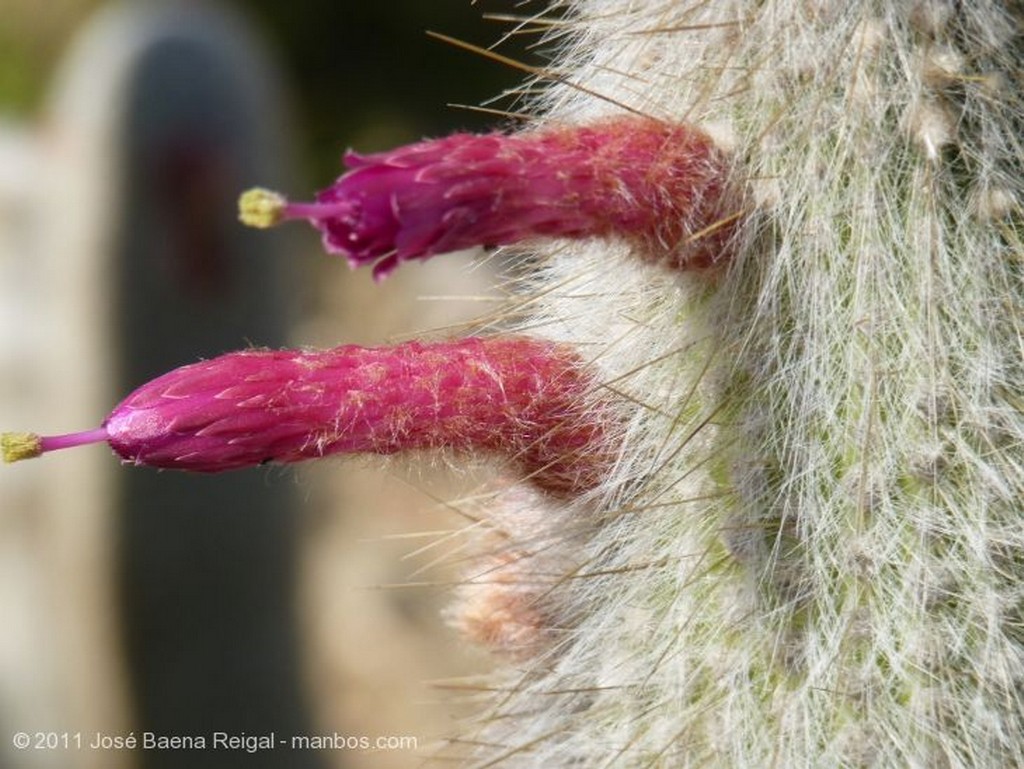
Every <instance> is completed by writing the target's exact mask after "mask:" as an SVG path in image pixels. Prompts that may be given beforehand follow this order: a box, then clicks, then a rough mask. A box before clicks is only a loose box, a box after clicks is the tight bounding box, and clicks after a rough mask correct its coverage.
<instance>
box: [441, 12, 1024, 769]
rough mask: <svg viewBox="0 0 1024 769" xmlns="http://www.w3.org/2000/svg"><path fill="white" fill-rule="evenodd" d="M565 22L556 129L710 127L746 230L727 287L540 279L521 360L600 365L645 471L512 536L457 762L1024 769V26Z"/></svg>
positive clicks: (585, 263) (625, 276)
mask: <svg viewBox="0 0 1024 769" xmlns="http://www.w3.org/2000/svg"><path fill="white" fill-rule="evenodd" d="M558 10H559V11H561V12H564V15H562V14H559V15H558V18H557V20H556V21H555V22H553V23H552V25H551V29H552V30H553V33H552V35H553V37H552V39H553V40H555V41H556V42H557V44H558V45H559V46H560V54H559V56H558V58H557V60H556V61H555V62H554V65H553V67H552V70H553V71H555V72H557V73H558V75H559V79H558V80H559V82H558V83H557V84H556V85H554V86H553V87H551V88H550V89H549V90H548V91H547V93H546V95H545V96H544V97H543V99H542V103H540V104H538V105H536V106H537V110H536V111H537V113H538V114H539V115H540V116H539V117H538V118H537V120H538V122H540V123H544V122H548V121H562V122H567V123H574V122H580V121H583V120H587V119H590V118H595V117H599V116H605V115H613V114H620V113H622V112H623V110H624V109H628V110H636V111H640V112H642V113H645V114H648V115H651V116H654V117H657V118H663V119H666V120H671V121H689V122H693V123H696V124H697V125H699V126H702V127H703V128H705V130H707V131H708V132H709V133H711V134H712V136H714V137H715V138H716V140H717V141H718V142H719V144H720V145H721V146H722V147H723V148H724V149H726V150H728V151H729V152H730V153H731V156H732V158H733V161H734V172H733V177H734V178H733V179H732V181H733V183H734V184H735V185H736V186H737V187H738V188H739V189H741V190H742V193H743V197H744V206H745V211H746V214H747V215H746V216H745V218H744V221H743V223H742V225H741V226H740V229H739V230H738V232H737V234H736V249H735V253H734V254H733V255H732V258H731V262H730V263H729V265H728V266H727V267H725V268H723V269H722V270H721V271H720V274H719V275H718V276H717V277H709V276H708V275H706V274H685V273H673V272H672V271H670V270H668V269H665V268H661V267H658V266H655V265H652V264H650V260H646V259H644V258H638V255H637V254H635V253H631V248H634V247H630V246H627V245H622V244H614V243H607V242H589V243H583V244H580V243H571V244H568V243H557V244H553V245H551V247H550V248H549V249H548V251H547V253H543V252H542V253H541V256H542V257H543V259H542V264H541V266H540V267H539V270H538V273H537V275H536V276H535V278H533V280H532V282H530V283H529V286H530V288H531V289H532V290H534V291H535V292H536V295H534V296H526V297H525V298H524V299H523V301H522V305H523V306H524V308H526V310H528V314H527V317H525V318H524V320H523V321H522V327H523V328H524V329H528V330H529V331H530V333H533V334H540V335H546V336H548V337H550V338H552V339H556V340H559V341H567V342H570V343H572V344H574V345H575V346H576V348H577V349H578V350H579V351H580V354H581V355H583V356H584V357H585V358H586V359H587V360H588V361H591V362H592V365H593V367H594V369H595V370H596V371H597V372H599V376H600V378H601V380H602V381H603V382H604V383H605V385H606V387H605V388H604V392H605V393H606V394H607V395H609V397H611V398H612V399H613V400H614V401H615V402H616V403H617V404H618V405H619V407H620V409H621V412H622V413H623V414H624V415H625V419H626V439H625V449H624V450H623V453H622V455H621V457H620V460H619V462H618V464H617V466H616V468H615V470H614V471H613V472H611V473H609V474H608V477H607V478H606V480H605V482H604V484H603V486H602V487H600V488H598V489H597V490H595V491H594V492H592V493H589V494H587V495H586V497H585V498H582V499H577V500H574V501H572V502H564V501H560V502H556V501H552V500H550V499H542V498H540V496H539V495H535V497H534V496H530V494H531V493H530V492H528V491H526V490H523V491H522V492H521V494H522V495H523V496H522V497H520V498H517V499H516V500H514V501H513V502H510V503H509V505H510V506H509V509H508V511H507V512H499V513H495V521H496V523H495V527H496V528H497V529H499V530H500V536H498V535H496V536H495V538H494V540H493V541H490V542H489V543H487V546H488V547H490V548H491V549H492V552H491V556H490V558H491V564H490V567H487V564H486V559H485V561H484V566H483V567H481V571H480V574H481V575H485V577H486V575H490V577H491V579H487V578H483V579H481V580H480V583H481V584H479V585H473V584H469V585H467V588H466V596H465V604H464V606H463V607H462V609H456V610H455V621H456V623H457V624H461V625H463V626H464V627H468V630H469V632H470V633H475V634H476V635H477V636H478V637H482V638H484V639H485V640H489V641H491V642H497V643H498V644H499V645H503V646H505V647H506V648H509V649H510V650H512V651H513V652H514V655H513V661H512V662H510V663H508V665H507V667H506V668H505V670H504V671H503V672H499V673H498V674H497V678H496V680H495V681H494V682H493V686H494V687H495V689H496V690H497V693H496V694H494V695H493V697H492V698H491V699H490V700H489V701H488V702H487V703H486V704H485V705H484V706H483V707H482V711H481V715H480V718H479V720H478V722H477V723H475V724H470V725H468V726H467V729H466V733H465V734H464V735H463V739H464V742H462V743H461V744H464V745H467V744H468V745H471V746H473V747H471V748H470V749H469V752H470V754H471V756H472V758H473V760H476V761H478V762H479V763H480V764H481V765H487V766H491V765H495V766H527V767H539V766H544V767H560V766H580V767H601V766H615V767H620V766H621V767H648V766H665V767H688V766H693V767H697V766H699V767H757V768H758V769H760V768H761V767H786V768H787V769H791V768H793V767H867V766H877V767H965V768H966V767H972V768H977V767H993V768H995V767H1010V766H1024V617H1022V607H1024V501H1022V500H1024V415H1022V413H1021V412H1022V408H1024V314H1022V306H1024V305H1022V303H1024V248H1022V244H1021V237H1022V227H1021V225H1022V218H1021V209H1020V201H1021V199H1022V195H1024V188H1022V187H1024V176H1022V174H1021V162H1022V161H1021V158H1022V157H1024V153H1022V148H1021V146H1020V144H1019V141H1020V137H1021V136H1022V132H1021V128H1022V126H1024V120H1022V118H1024V114H1022V106H1024V105H1022V100H1021V81H1020V78H1021V71H1022V65H1024V57H1022V41H1021V32H1022V19H1024V10H1022V9H1021V5H1020V4H1019V3H1013V2H991V1H990V0H979V1H978V2H970V3H964V2H938V1H934V2H928V1H924V0H922V1H921V2H912V1H911V0H905V1H904V2H897V1H890V2H885V1H883V0H875V1H874V2H858V1H856V0H852V1H851V0H816V1H811V0H806V1H803V2H800V1H794V0H759V1H757V2H753V1H750V2H747V1H744V0H734V1H731V2H730V1H728V0H717V1H715V0H713V1H712V2H706V1H705V0H643V1H638V0H577V1H576V2H565V3H559V4H558ZM531 24H532V25H533V26H537V25H542V24H544V21H543V18H541V17H538V20H536V21H534V22H531ZM488 568H489V569H490V570H488ZM472 581H473V580H470V582H471V583H472ZM460 611H461V614H460Z"/></svg>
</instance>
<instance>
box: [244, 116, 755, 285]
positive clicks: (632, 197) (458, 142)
mask: <svg viewBox="0 0 1024 769" xmlns="http://www.w3.org/2000/svg"><path fill="white" fill-rule="evenodd" d="M345 165H346V166H347V167H348V169H349V171H348V173H346V174H345V175H343V176H342V177H341V178H339V179H338V180H337V181H336V182H335V183H334V184H333V185H332V186H331V187H329V188H327V189H326V190H324V191H323V192H321V193H320V194H319V195H317V199H316V202H315V203H289V202H288V201H286V200H285V199H284V198H283V197H281V196H280V195H277V194H276V193H273V192H269V191H267V190H263V189H255V190H250V191H249V192H247V193H245V194H244V195H243V196H242V198H241V200H240V202H239V205H240V211H241V215H240V218H241V219H242V221H243V222H245V223H246V224H250V225H252V226H257V227H267V226H270V225H273V224H276V223H277V222H279V221H282V220H286V219H302V218H305V219H309V220H310V221H311V222H312V223H313V224H314V225H315V226H316V227H317V228H318V229H319V230H320V231H321V232H322V233H323V241H324V247H325V248H326V249H327V250H328V251H329V252H331V253H340V254H343V255H345V257H346V258H347V259H348V261H349V264H350V265H352V266H353V267H355V266H359V265H364V264H375V267H374V276H375V278H378V279H379V278H382V277H384V276H386V275H387V274H388V273H390V272H391V271H392V270H394V269H395V267H396V266H397V265H398V264H399V263H400V262H403V261H407V260H409V259H425V258H428V257H430V256H433V255H435V254H442V253H446V252H450V251H457V250H459V249H464V248H471V247H474V246H496V245H502V244H508V243H515V242H518V241H521V240H524V239H527V238H534V237H565V238H588V237H619V238H622V239H625V240H628V241H633V242H635V243H638V244H639V245H640V246H642V250H643V253H644V254H650V255H654V256H655V257H656V258H659V259H660V260H662V261H665V262H666V263H669V264H671V265H673V266H676V267H681V268H695V267H705V266H708V265H709V264H711V263H712V262H714V261H715V260H716V259H718V258H719V257H720V256H721V253H722V251H723V249H724V246H725V242H726V240H727V238H728V234H729V229H730V228H729V227H728V226H727V225H728V224H729V223H731V222H732V221H733V220H734V219H735V217H734V216H727V215H725V214H724V213H723V209H724V203H723V200H722V198H723V194H724V186H725V176H726V170H727V168H726V162H725V158H724V156H723V155H722V153H721V152H720V151H719V150H717V149H716V147H715V146H714V144H713V143H712V141H711V139H710V138H709V137H708V136H707V135H706V134H704V133H703V132H702V131H700V130H698V129H696V128H694V127H692V126H686V125H673V124H670V123H665V122H662V121H658V120H654V119H651V118H641V117H632V116H630V117H618V118H612V119H606V120H604V121H601V122H596V123H593V124H591V125H585V126H573V127H568V126H567V127H558V128H551V129H546V130H542V131H535V132H532V133H523V134H513V135H503V134H497V133H492V134H485V135H471V134H455V135H453V136H449V137H446V138H443V139H433V140H428V141H422V142H417V143H415V144H410V145H407V146H405V147H399V148H397V149H393V150H390V151H388V152H381V153H377V154H374V155H358V154H356V153H354V152H349V153H347V154H346V155H345Z"/></svg>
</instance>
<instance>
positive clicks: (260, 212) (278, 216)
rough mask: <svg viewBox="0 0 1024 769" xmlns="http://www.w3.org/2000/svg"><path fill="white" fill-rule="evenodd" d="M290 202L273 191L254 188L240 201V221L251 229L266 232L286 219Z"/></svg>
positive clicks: (243, 194) (244, 193)
mask: <svg viewBox="0 0 1024 769" xmlns="http://www.w3.org/2000/svg"><path fill="white" fill-rule="evenodd" d="M287 205H288V201H287V200H285V198H284V197H283V196H281V195H279V194H278V193H276V192H274V191H273V190H265V189H263V188H262V187H253V188H252V189H251V190H247V191H246V192H243V193H242V196H241V197H240V198H239V199H238V219H239V220H240V221H241V222H242V223H243V224H245V225H247V226H249V227H256V228H258V229H261V230H265V229H267V228H268V227H273V226H274V225H275V224H277V223H278V222H280V221H281V220H282V219H283V218H284V212H285V208H286V207H287Z"/></svg>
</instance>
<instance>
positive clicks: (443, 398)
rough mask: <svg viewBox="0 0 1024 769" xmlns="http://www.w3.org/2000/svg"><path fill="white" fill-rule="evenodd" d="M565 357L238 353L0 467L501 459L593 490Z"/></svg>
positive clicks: (506, 347)
mask: <svg viewBox="0 0 1024 769" xmlns="http://www.w3.org/2000/svg"><path fill="white" fill-rule="evenodd" d="M587 390H588V378H587V376H586V374H585V373H584V371H583V370H582V368H581V363H580V361H579V360H578V359H577V358H576V356H575V355H573V354H572V353H571V352H570V351H569V350H568V349H567V348H566V347H564V346H560V345H556V344H553V343H549V342H543V341H537V340H532V339H527V338H521V337H513V338H492V339H477V338H470V339H465V340H461V341H454V342H440V343H434V344H422V343H417V342H409V343H406V344H400V345H396V346H394V347H386V348H378V349H374V348H366V347H357V346H351V345H350V346H344V347H337V348H334V349H332V350H326V351H321V352H308V351H296V350H246V351H243V352H234V353H229V354H227V355H222V356H220V357H218V358H214V359H212V360H207V361H202V362H200V363H194V364H192V365H188V366H183V367H181V368H178V369H175V370H174V371H171V372H170V373H167V374H164V375H163V376H161V377H158V378H157V379H154V380H152V381H151V382H149V383H147V384H145V385H143V386H142V387H140V388H139V389H138V390H136V391H135V392H134V393H132V394H131V395H129V396H128V397H127V398H126V399H125V400H124V401H122V402H121V404H120V405H118V406H117V407H116V408H115V409H114V410H113V411H112V412H111V414H110V416H108V417H107V419H106V420H105V421H104V422H103V425H102V427H100V428H98V429H95V430H90V431H87V432H83V433H73V434H69V435H62V436H51V437H39V436H35V435H31V434H8V435H5V436H4V437H3V448H4V455H5V459H7V460H8V461H14V460H17V459H23V458H27V457H31V456H38V455H39V454H41V453H44V452H47V451H53V450H56V449H61V448H67V447H70V446H77V445H82V444H84V443H94V442H98V441H104V440H105V441H107V442H108V443H109V444H110V446H111V447H112V448H113V449H114V451H115V452H117V454H119V455H120V456H121V457H122V458H123V459H124V460H125V461H127V462H132V463H135V464H139V465H149V466H153V467H165V468H177V469H182V470H192V471H198V472H218V471H221V470H231V469H234V468H239V467H249V466H253V465H259V464H263V463H266V462H297V461H300V460H303V459H313V458H317V457H323V456H325V455H328V454H336V453H351V452H371V453H376V454H392V453H395V452H400V451H405V450H408V449H420V448H451V449H455V450H467V451H468V450H473V451H480V450H482V451H492V452H499V453H503V454H505V455H506V456H507V457H508V458H510V459H511V460H512V461H513V462H514V463H516V464H518V465H519V466H520V467H521V468H523V470H524V471H525V472H526V473H527V474H528V475H529V476H531V478H532V479H533V480H534V481H535V482H536V483H537V484H538V485H540V486H541V487H542V488H545V489H548V490H550V491H554V492H559V493H565V492H570V491H580V490H583V489H585V488H588V487H590V486H592V485H593V484H594V483H595V482H596V481H597V479H598V476H599V475H600V473H601V472H602V471H603V470H604V469H605V466H606V464H607V462H608V461H609V459H610V457H609V451H608V447H607V441H606V437H605V436H606V430H605V425H604V424H603V421H602V419H601V417H600V416H599V415H598V412H595V411H594V410H593V409H590V410H588V409H586V408H585V404H584V402H583V401H584V396H585V394H586V392H587Z"/></svg>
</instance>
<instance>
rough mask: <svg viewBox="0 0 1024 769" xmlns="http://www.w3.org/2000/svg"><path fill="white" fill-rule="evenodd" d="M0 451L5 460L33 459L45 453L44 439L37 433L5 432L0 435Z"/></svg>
mask: <svg viewBox="0 0 1024 769" xmlns="http://www.w3.org/2000/svg"><path fill="white" fill-rule="evenodd" d="M0 451H2V452H3V456H4V462H19V461H21V460H22V459H32V458H34V457H38V456H39V455H40V454H42V453H43V446H42V440H41V438H40V437H39V436H38V435H36V434H35V433H4V434H3V435H0Z"/></svg>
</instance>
